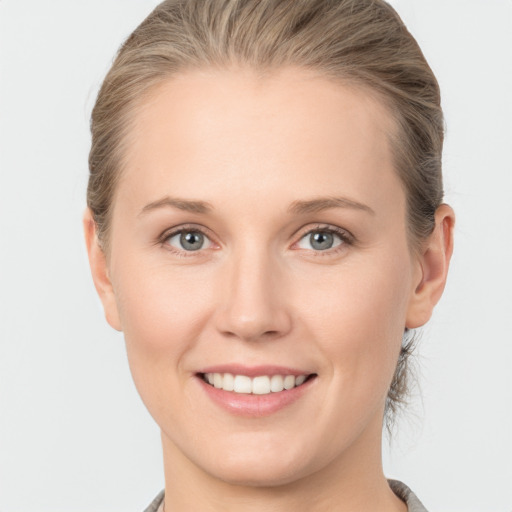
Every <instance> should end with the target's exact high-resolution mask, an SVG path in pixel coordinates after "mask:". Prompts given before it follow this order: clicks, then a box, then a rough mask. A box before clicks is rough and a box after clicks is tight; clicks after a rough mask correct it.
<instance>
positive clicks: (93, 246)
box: [83, 208, 122, 331]
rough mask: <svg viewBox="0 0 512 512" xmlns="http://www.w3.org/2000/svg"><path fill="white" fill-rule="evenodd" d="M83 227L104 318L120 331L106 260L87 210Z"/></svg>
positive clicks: (89, 211)
mask: <svg viewBox="0 0 512 512" xmlns="http://www.w3.org/2000/svg"><path fill="white" fill-rule="evenodd" d="M83 225H84V234H85V244H86V246H87V253H88V255H89V265H90V267H91V274H92V279H93V281H94V286H95V287H96V291H97V292H98V295H99V296H100V299H101V302H102V304H103V310H104V311H105V318H106V319H107V322H108V323H109V324H110V325H111V326H112V327H113V328H114V329H116V330H117V331H121V330H122V329H121V322H120V320H119V313H118V310H117V303H116V299H115V295H114V289H113V287H112V283H111V281H110V277H109V273H108V265H107V258H106V256H105V253H104V251H103V249H102V248H101V246H100V243H99V241H98V236H97V233H96V222H95V221H94V218H93V216H92V212H91V210H90V209H89V208H87V209H86V210H85V213H84V217H83Z"/></svg>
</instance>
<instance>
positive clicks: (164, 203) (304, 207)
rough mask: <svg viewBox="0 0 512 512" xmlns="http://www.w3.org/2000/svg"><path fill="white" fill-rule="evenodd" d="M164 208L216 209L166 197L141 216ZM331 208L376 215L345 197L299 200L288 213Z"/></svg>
mask: <svg viewBox="0 0 512 512" xmlns="http://www.w3.org/2000/svg"><path fill="white" fill-rule="evenodd" d="M164 207H172V208H177V209H178V210H182V211H185V212H191V213H201V214H206V213H210V212H211V211H213V209H214V208H213V206H212V205H211V204H210V203H208V202H205V201H194V200H190V199H180V198H177V197H169V196H166V197H163V198H162V199H158V200H157V201H153V202H152V203H149V204H147V205H146V206H144V208H142V210H141V212H140V214H139V215H142V214H144V213H147V212H149V211H151V210H156V209H159V208H164ZM331 208H350V209H354V210H361V211H364V212H367V213H370V214H372V215H375V212H374V211H373V210H372V209H371V208H370V207H369V206H367V205H366V204H363V203H359V202H357V201H353V200H351V199H347V198H344V197H319V198H315V199H309V200H297V201H293V202H292V203H291V204H290V206H289V207H288V210H287V211H288V213H292V214H295V215H304V214H308V213H317V212H320V211H323V210H329V209H331Z"/></svg>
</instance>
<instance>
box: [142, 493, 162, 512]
mask: <svg viewBox="0 0 512 512" xmlns="http://www.w3.org/2000/svg"><path fill="white" fill-rule="evenodd" d="M163 501H164V491H160V492H159V493H158V495H157V497H156V498H155V499H154V500H153V501H152V502H151V504H150V505H149V507H147V508H146V509H144V512H158V509H159V507H160V505H161V504H162V502H163Z"/></svg>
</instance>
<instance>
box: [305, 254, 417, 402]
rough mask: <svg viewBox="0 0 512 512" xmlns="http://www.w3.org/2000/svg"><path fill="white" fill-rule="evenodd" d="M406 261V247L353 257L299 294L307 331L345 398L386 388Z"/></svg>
mask: <svg viewBox="0 0 512 512" xmlns="http://www.w3.org/2000/svg"><path fill="white" fill-rule="evenodd" d="M410 265H411V262H410V259H409V257H408V253H407V252H405V251H404V253H403V254H398V255H397V254H395V255H389V256H387V255H385V254H381V255H380V256H379V257H376V258H372V259H370V258H368V259H363V258H361V259H359V260H355V259H354V261H353V263H352V262H351V264H347V265H346V266H345V267H343V268H341V267H340V268H336V269H335V268H333V269H332V272H330V274H329V276H328V279H326V276H324V277H323V278H322V279H320V276H318V279H317V280H316V283H317V286H315V287H314V288H313V287H311V285H310V286H309V290H311V293H309V294H307V295H299V296H300V297H301V301H302V304H303V305H302V307H300V309H302V310H303V311H304V312H305V313H306V318H307V322H308V325H307V326H306V327H307V328H309V330H310V333H309V335H310V336H311V338H312V339H316V340H317V343H318V345H319V348H320V350H321V351H322V352H323V353H324V355H325V356H326V357H325V359H326V360H328V361H330V364H331V368H330V371H331V372H332V374H333V378H334V379H335V380H336V382H337V383H338V386H339V387H340V388H342V389H344V390H346V391H347V392H346V393H344V396H346V397H347V398H349V397H352V398H354V399H355V400H356V401H357V400H358V399H362V397H363V396H366V397H367V396H368V395H369V394H378V395H379V396H380V398H381V399H383V398H385V396H386V394H387V390H388V388H389V385H390V382H391V379H392V376H393V373H394V370H395V367H396V362H397V358H398V354H399V352H400V346H401V341H402V336H403V332H404V328H405V317H406V312H407V305H408V300H409V293H410V289H411V279H410V272H407V269H408V268H410Z"/></svg>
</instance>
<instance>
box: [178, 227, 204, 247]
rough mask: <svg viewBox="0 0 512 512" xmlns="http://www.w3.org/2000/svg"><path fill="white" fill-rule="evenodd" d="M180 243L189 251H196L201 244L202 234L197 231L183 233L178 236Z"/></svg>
mask: <svg viewBox="0 0 512 512" xmlns="http://www.w3.org/2000/svg"><path fill="white" fill-rule="evenodd" d="M180 242H181V245H182V247H183V248H184V249H188V250H189V251H197V250H198V249H201V246H202V245H203V235H202V234H201V233H197V232H194V231H192V232H188V233H183V234H182V235H181V237H180Z"/></svg>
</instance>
